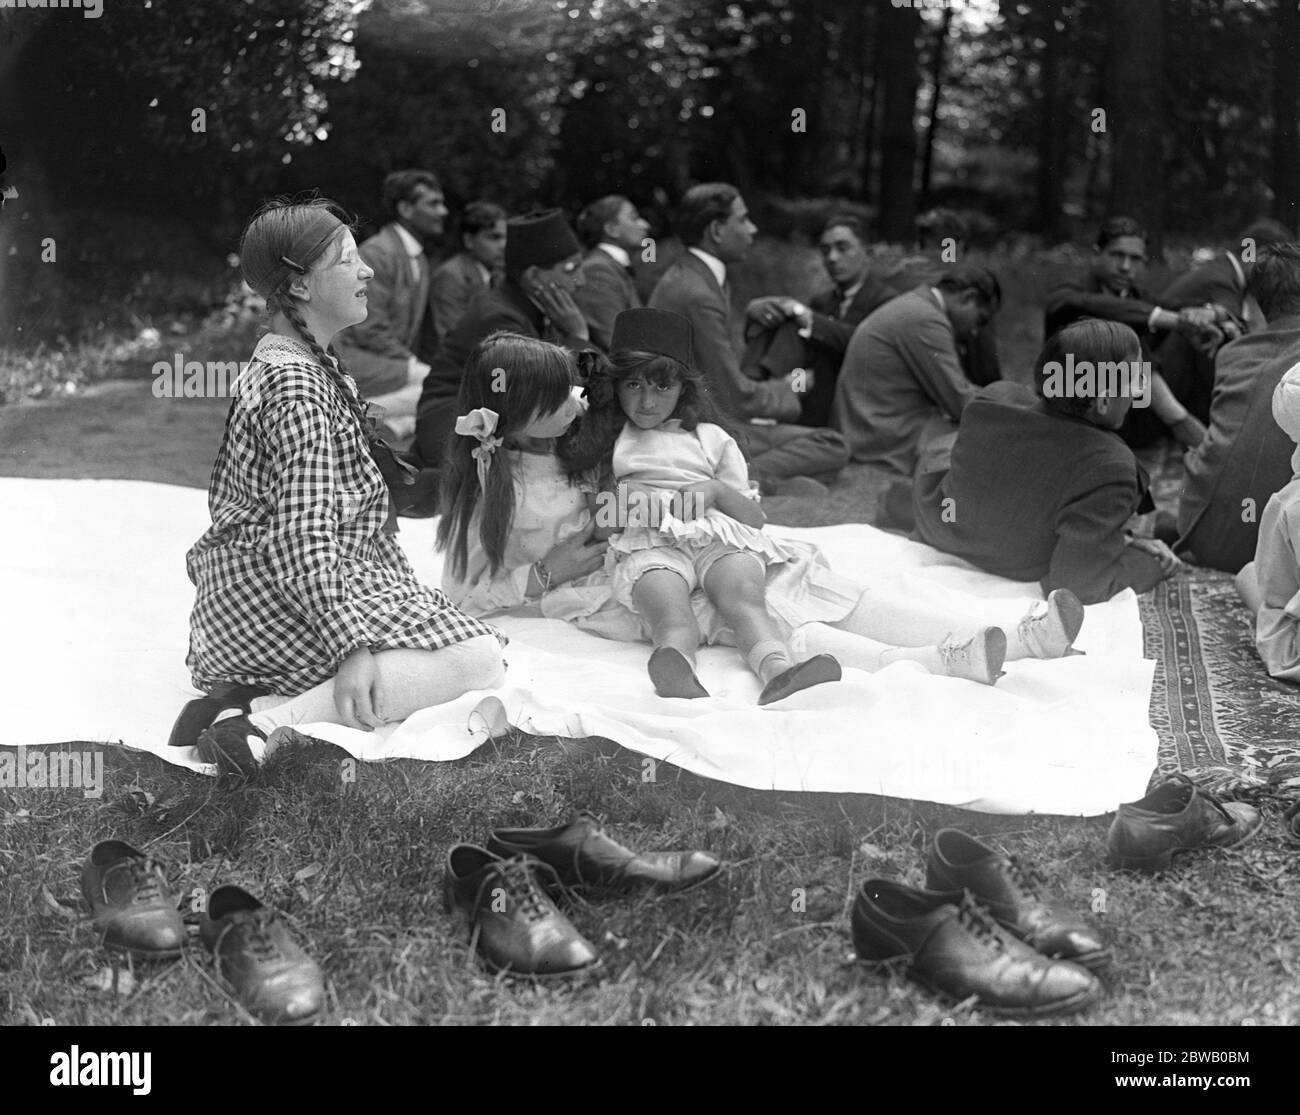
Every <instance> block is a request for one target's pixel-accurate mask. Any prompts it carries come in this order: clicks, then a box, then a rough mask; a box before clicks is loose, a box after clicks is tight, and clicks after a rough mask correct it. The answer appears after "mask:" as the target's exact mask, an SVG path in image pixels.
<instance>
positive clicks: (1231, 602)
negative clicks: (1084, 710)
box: [1139, 569, 1300, 794]
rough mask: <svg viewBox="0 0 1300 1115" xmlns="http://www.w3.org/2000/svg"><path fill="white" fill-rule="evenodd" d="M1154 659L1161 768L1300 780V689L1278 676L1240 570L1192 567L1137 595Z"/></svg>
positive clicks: (1250, 783)
mask: <svg viewBox="0 0 1300 1115" xmlns="http://www.w3.org/2000/svg"><path fill="white" fill-rule="evenodd" d="M1139 606H1140V608H1141V613H1142V626H1143V629H1144V633H1145V639H1146V654H1147V657H1148V658H1154V659H1155V660H1156V663H1157V665H1156V672H1155V680H1154V681H1153V683H1152V689H1151V726H1152V727H1153V728H1155V730H1156V733H1157V735H1158V736H1159V737H1160V759H1159V763H1160V766H1159V771H1158V772H1157V774H1158V775H1159V774H1163V773H1166V772H1169V771H1182V772H1183V773H1185V774H1192V773H1193V772H1195V773H1196V776H1197V780H1198V781H1202V782H1208V783H1209V784H1212V785H1217V786H1219V787H1220V788H1223V789H1229V788H1234V787H1235V788H1237V789H1238V790H1240V791H1249V790H1251V789H1254V790H1256V791H1257V792H1260V793H1266V792H1267V793H1283V794H1289V793H1290V792H1291V791H1293V790H1295V789H1296V788H1300V688H1297V687H1296V686H1294V685H1290V684H1288V683H1286V682H1281V681H1275V680H1274V679H1273V678H1270V677H1269V676H1268V674H1267V673H1265V672H1264V667H1263V664H1262V663H1261V662H1260V660H1259V656H1258V655H1257V654H1256V653H1255V643H1254V626H1253V623H1252V621H1251V618H1250V615H1249V613H1248V612H1247V611H1246V608H1245V606H1244V605H1243V604H1242V603H1241V601H1240V599H1239V598H1238V596H1237V592H1236V589H1235V588H1234V587H1233V583H1232V577H1231V576H1230V575H1229V574H1227V573H1219V572H1216V571H1214V570H1209V569H1194V570H1192V571H1190V573H1188V574H1185V575H1182V576H1178V577H1174V578H1171V579H1169V580H1167V581H1164V582H1162V583H1161V584H1160V585H1158V586H1157V587H1156V588H1155V590H1154V591H1152V592H1149V593H1146V594H1145V595H1143V596H1141V597H1139Z"/></svg>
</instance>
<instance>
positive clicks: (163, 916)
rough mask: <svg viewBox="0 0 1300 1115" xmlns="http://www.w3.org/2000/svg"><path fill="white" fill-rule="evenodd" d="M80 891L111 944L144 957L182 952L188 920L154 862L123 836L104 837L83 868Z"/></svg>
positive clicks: (170, 955)
mask: <svg viewBox="0 0 1300 1115" xmlns="http://www.w3.org/2000/svg"><path fill="white" fill-rule="evenodd" d="M81 893H82V894H83V895H85V898H86V901H87V902H89V903H90V909H91V911H92V913H93V914H94V918H95V928H96V929H97V930H98V931H99V932H100V934H101V936H102V938H103V942H104V944H105V946H107V947H108V948H111V949H118V950H119V951H121V952H125V953H129V954H130V955H131V956H136V957H140V958H141V959H145V960H168V959H171V958H173V957H177V956H180V954H181V949H182V948H183V947H184V945H185V923H184V922H183V921H182V920H181V915H180V911H179V910H177V908H176V896H175V895H174V894H173V893H172V892H171V890H170V888H169V887H168V886H167V878H166V876H165V875H164V874H163V871H162V868H161V867H160V866H159V865H158V863H157V861H156V860H153V859H151V858H150V857H148V856H147V855H145V854H144V853H143V852H141V851H138V850H137V849H135V848H132V847H131V845H130V844H126V843H123V842H122V841H121V840H103V841H100V843H98V844H96V845H95V846H94V848H92V849H91V852H90V858H89V859H87V860H86V863H85V866H83V867H82V869H81Z"/></svg>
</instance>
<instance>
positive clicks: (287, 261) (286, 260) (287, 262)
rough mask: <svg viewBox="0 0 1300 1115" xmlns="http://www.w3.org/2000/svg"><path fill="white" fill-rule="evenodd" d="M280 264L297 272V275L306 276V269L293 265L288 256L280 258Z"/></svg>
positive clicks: (300, 265) (299, 264) (298, 264)
mask: <svg viewBox="0 0 1300 1115" xmlns="http://www.w3.org/2000/svg"><path fill="white" fill-rule="evenodd" d="M280 262H281V263H283V264H284V265H285V266H286V267H288V268H290V269H291V270H293V271H297V272H298V274H299V275H305V274H307V268H305V267H304V266H303V265H302V264H301V263H294V261H293V260H291V259H290V258H289V257H288V256H281V257H280Z"/></svg>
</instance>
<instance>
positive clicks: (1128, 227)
mask: <svg viewBox="0 0 1300 1115" xmlns="http://www.w3.org/2000/svg"><path fill="white" fill-rule="evenodd" d="M1121 236H1136V237H1137V238H1138V239H1139V240H1141V241H1142V243H1143V244H1146V243H1147V241H1148V240H1149V239H1150V237H1148V236H1147V230H1146V229H1145V228H1144V227H1143V226H1142V224H1141V223H1140V222H1138V221H1135V220H1134V219H1133V218H1132V217H1108V218H1107V219H1106V220H1104V221H1102V223H1101V228H1099V229H1098V230H1097V240H1096V242H1095V243H1094V244H1093V245H1092V246H1093V247H1094V248H1096V249H1097V251H1099V252H1104V251H1105V250H1106V249H1107V248H1108V247H1110V245H1111V242H1112V241H1115V240H1118V239H1119V238H1120V237H1121Z"/></svg>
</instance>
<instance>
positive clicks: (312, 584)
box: [186, 334, 504, 696]
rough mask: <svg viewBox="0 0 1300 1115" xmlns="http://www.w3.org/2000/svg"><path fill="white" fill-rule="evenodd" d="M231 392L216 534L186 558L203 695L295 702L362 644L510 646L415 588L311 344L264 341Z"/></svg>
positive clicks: (215, 495) (361, 443) (355, 435)
mask: <svg viewBox="0 0 1300 1115" xmlns="http://www.w3.org/2000/svg"><path fill="white" fill-rule="evenodd" d="M348 387H349V388H350V389H352V390H355V384H353V383H352V381H351V380H350V379H349V380H348ZM234 395H235V398H234V400H233V401H232V403H231V407H230V413H229V416H228V417H227V419H226V433H225V438H224V439H223V441H222V443H221V452H220V453H219V454H218V455H217V461H216V464H215V465H214V466H213V470H212V484H211V488H210V490H209V493H208V507H209V509H210V510H211V512H212V526H211V527H210V528H209V529H208V531H207V533H205V534H204V535H203V537H202V538H200V539H199V541H198V542H197V543H196V544H195V545H194V547H193V548H192V549H191V550H190V552H189V553H188V554H187V555H186V568H187V570H188V572H189V576H190V580H191V581H193V582H194V584H195V586H196V587H197V589H198V599H197V600H196V601H195V604H194V611H193V613H192V614H191V616H190V652H189V656H188V658H187V659H186V663H187V665H188V666H189V668H190V672H191V674H192V675H193V678H194V684H195V685H196V686H198V687H199V688H200V689H204V690H206V689H209V688H210V687H211V686H212V685H214V684H216V683H218V682H243V683H247V684H253V685H260V686H263V687H265V688H267V689H270V690H272V691H273V692H275V693H280V694H284V695H286V696H292V695H295V694H298V693H301V692H303V691H305V690H307V689H310V688H311V687H312V686H314V685H317V684H319V683H320V682H323V681H326V680H327V679H329V678H331V677H333V676H334V674H335V673H336V672H337V671H338V667H339V664H340V662H341V661H342V659H343V658H344V657H345V656H346V655H347V654H348V652H349V651H351V650H352V649H353V648H355V647H357V646H369V647H371V648H373V649H388V648H390V647H411V648H417V649H427V650H433V649H437V648H439V647H444V646H449V645H452V644H454V643H459V642H464V641H465V640H467V639H472V638H474V637H475V636H477V635H495V636H497V637H498V638H502V636H501V635H500V633H499V632H498V631H497V630H496V629H495V628H493V627H491V626H489V625H488V624H485V623H482V622H480V621H479V620H476V619H472V618H471V617H469V616H467V615H465V614H464V613H463V612H461V611H460V610H459V609H457V608H456V607H455V606H454V605H453V604H452V603H451V601H449V600H448V599H447V598H446V597H445V596H444V595H443V594H442V593H441V592H439V591H437V590H436V589H431V588H428V587H426V586H425V585H422V584H421V583H420V582H419V581H417V580H416V579H415V573H414V572H413V571H412V569H411V566H410V563H409V562H408V561H407V560H406V555H405V554H403V553H402V550H401V547H400V546H398V544H397V540H396V539H395V538H394V537H393V536H392V535H390V534H386V533H385V532H384V524H385V521H386V519H387V506H388V504H387V501H388V490H387V488H386V487H385V486H384V481H383V477H382V476H381V475H380V472H379V469H378V467H377V466H376V465H375V463H374V460H373V459H372V458H371V455H370V451H369V449H368V447H367V445H366V443H365V440H364V436H363V434H362V431H361V429H360V427H359V425H358V423H357V421H356V419H355V417H354V416H353V414H352V412H351V410H350V409H349V408H348V405H347V403H346V402H345V401H344V399H343V398H342V395H341V393H340V391H339V388H338V386H337V385H336V384H335V382H334V381H333V380H331V378H330V377H329V375H328V374H327V373H326V372H325V370H324V369H322V368H321V367H320V365H319V364H318V363H317V362H316V359H315V357H314V356H313V355H312V353H311V350H310V349H309V348H307V347H306V346H305V345H303V344H302V343H301V342H299V341H295V340H291V339H290V338H288V337H282V336H279V335H276V334H268V335H267V336H265V337H263V338H262V339H261V341H259V342H258V345H257V348H256V349H255V351H254V352H253V358H252V360H251V361H250V362H249V365H248V368H247V369H246V370H245V371H244V373H243V374H242V375H241V376H240V377H239V379H238V381H237V382H236V386H235V390H234ZM502 641H503V642H504V639H503V638H502Z"/></svg>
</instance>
